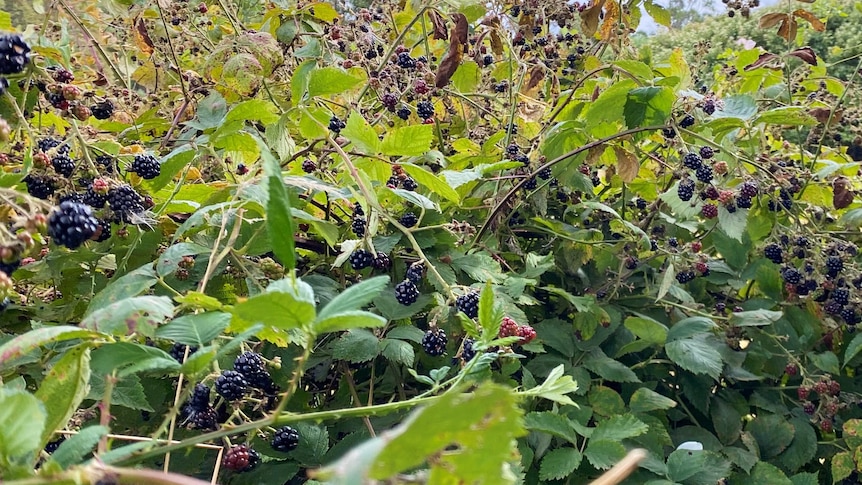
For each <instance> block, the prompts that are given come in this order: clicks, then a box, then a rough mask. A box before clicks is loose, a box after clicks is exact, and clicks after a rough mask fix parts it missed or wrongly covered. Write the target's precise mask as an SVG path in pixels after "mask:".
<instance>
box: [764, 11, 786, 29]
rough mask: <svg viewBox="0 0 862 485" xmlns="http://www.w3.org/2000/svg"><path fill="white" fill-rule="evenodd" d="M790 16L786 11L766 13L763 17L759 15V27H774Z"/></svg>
mask: <svg viewBox="0 0 862 485" xmlns="http://www.w3.org/2000/svg"><path fill="white" fill-rule="evenodd" d="M788 18H790V16H789V15H787V14H786V13H768V14H766V15H764V16H763V17H760V24H759V25H760V28H761V29H768V28H770V27H774V26H776V25H778V24H779V23H780V22H784V21H785V20H787V19H788Z"/></svg>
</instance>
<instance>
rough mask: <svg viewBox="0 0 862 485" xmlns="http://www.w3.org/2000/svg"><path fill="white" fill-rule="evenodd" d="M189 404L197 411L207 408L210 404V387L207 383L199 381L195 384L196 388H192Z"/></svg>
mask: <svg viewBox="0 0 862 485" xmlns="http://www.w3.org/2000/svg"><path fill="white" fill-rule="evenodd" d="M187 405H188V406H191V408H192V409H195V410H197V411H201V410H203V409H206V408H207V406H209V405H210V388H209V386H207V385H206V384H202V383H197V384H195V388H194V390H192V395H191V397H189V400H188V403H187Z"/></svg>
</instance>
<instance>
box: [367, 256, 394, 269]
mask: <svg viewBox="0 0 862 485" xmlns="http://www.w3.org/2000/svg"><path fill="white" fill-rule="evenodd" d="M371 265H372V266H374V269H379V270H386V269H389V267H390V266H391V265H392V261H390V260H389V256H388V255H387V254H386V253H377V256H375V257H374V261H373V262H372V263H371Z"/></svg>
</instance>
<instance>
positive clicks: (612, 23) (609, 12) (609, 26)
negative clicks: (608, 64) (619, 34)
mask: <svg viewBox="0 0 862 485" xmlns="http://www.w3.org/2000/svg"><path fill="white" fill-rule="evenodd" d="M605 5H606V8H605V18H604V21H603V22H602V27H601V29H599V37H600V38H601V39H602V40H604V41H608V40H611V39H613V38H614V34H615V32H616V31H617V27H618V26H619V25H620V7H619V5H617V2H615V1H614V0H611V1H610V2H607V3H606V4H605Z"/></svg>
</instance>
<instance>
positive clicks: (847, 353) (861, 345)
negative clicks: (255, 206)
mask: <svg viewBox="0 0 862 485" xmlns="http://www.w3.org/2000/svg"><path fill="white" fill-rule="evenodd" d="M859 351H862V333H857V334H856V335H855V336H854V337H853V340H851V341H850V343H849V344H848V345H847V349H845V350H844V365H845V366H846V365H847V363H848V362H850V361H851V360H853V357H856V356H857V355H859ZM2 355H3V353H2V352H0V356H2ZM0 361H2V357H0Z"/></svg>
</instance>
